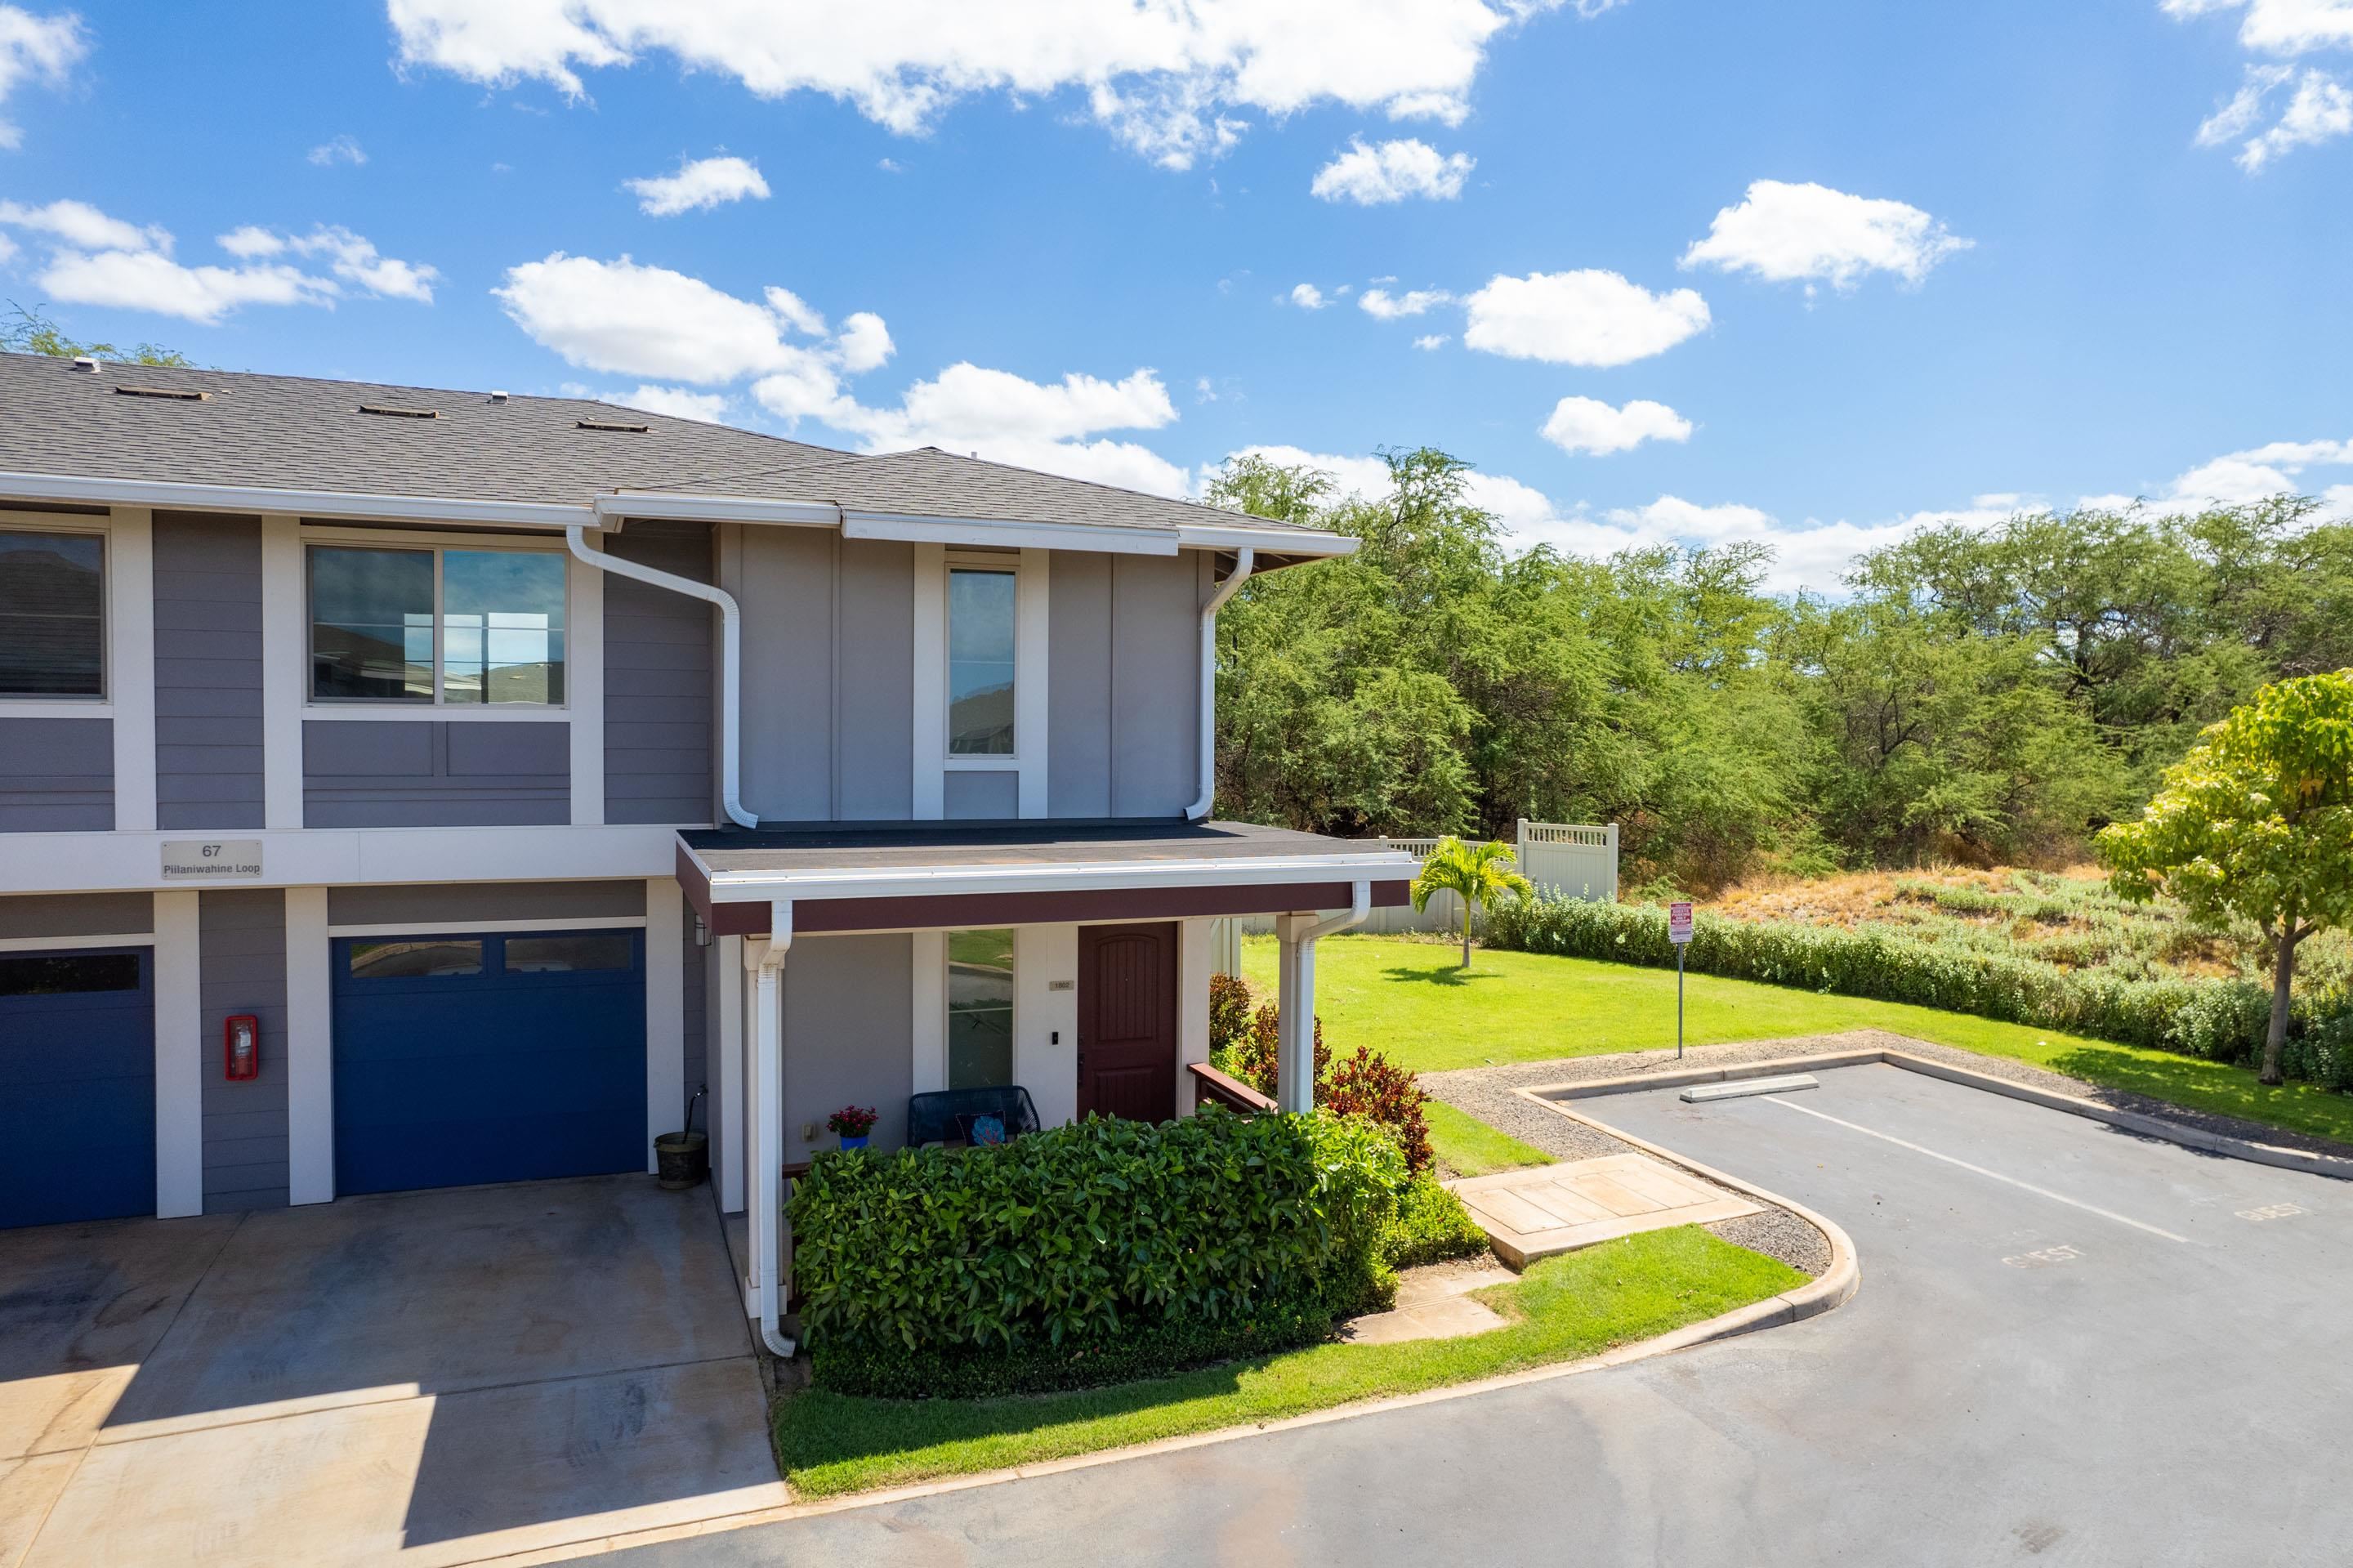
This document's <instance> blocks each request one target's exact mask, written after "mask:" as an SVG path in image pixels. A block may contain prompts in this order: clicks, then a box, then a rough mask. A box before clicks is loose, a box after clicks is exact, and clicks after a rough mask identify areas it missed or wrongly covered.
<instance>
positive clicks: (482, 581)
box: [310, 545, 565, 707]
mask: <svg viewBox="0 0 2353 1568" xmlns="http://www.w3.org/2000/svg"><path fill="white" fill-rule="evenodd" d="M310 560H311V696H312V698H313V699H315V700H318V701H322V702H393V703H417V704H432V703H439V704H442V705H447V706H451V707H479V706H484V705H500V704H510V703H511V704H516V705H526V704H527V705H535V706H544V707H553V706H556V705H560V704H562V703H563V701H564V584H565V577H564V574H565V562H564V557H563V556H560V555H554V554H551V553H549V552H547V551H544V550H460V549H441V548H438V547H432V548H418V549H378V548H375V547H374V546H331V545H313V546H311V552H310Z"/></svg>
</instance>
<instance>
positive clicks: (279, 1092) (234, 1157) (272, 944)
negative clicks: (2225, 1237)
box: [195, 887, 287, 1214]
mask: <svg viewBox="0 0 2353 1568" xmlns="http://www.w3.org/2000/svg"><path fill="white" fill-rule="evenodd" d="M196 933H197V952H198V955H199V962H200V965H201V969H200V971H199V980H198V982H197V984H198V1000H199V1001H200V1003H201V1005H202V1006H203V1009H204V1027H203V1029H202V1030H200V1031H199V1032H198V1033H197V1037H196V1046H195V1048H196V1049H197V1050H198V1051H199V1052H201V1053H202V1057H201V1070H202V1073H203V1079H204V1123H205V1139H204V1171H205V1212H206V1213H208V1214H209V1213H225V1212H227V1211H229V1210H234V1209H277V1208H283V1207H285V1206H286V1202H287V1169H286V1161H287V1134H286V895H285V894H284V893H283V892H281V891H280V890H279V889H277V888H274V887H237V888H207V889H206V890H205V891H204V892H202V893H201V894H199V895H197V901H196ZM239 1012H249V1013H252V1014H253V1015H254V1016H255V1017H256V1018H258V1019H259V1020H260V1021H261V1075H260V1076H259V1077H258V1078H253V1079H249V1080H248V1081H245V1082H241V1083H231V1082H229V1081H228V1079H227V1077H225V1076H224V1075H223V1073H222V1063H221V1039H222V1030H223V1021H224V1020H225V1019H227V1018H228V1017H229V1016H230V1015H232V1014H234V1013H239Z"/></svg>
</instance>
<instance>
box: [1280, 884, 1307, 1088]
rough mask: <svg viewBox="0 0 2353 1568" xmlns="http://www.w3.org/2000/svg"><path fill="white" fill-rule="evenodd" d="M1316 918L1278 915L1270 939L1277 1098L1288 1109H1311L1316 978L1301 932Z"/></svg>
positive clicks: (1300, 915) (1298, 915)
mask: <svg viewBox="0 0 2353 1568" xmlns="http://www.w3.org/2000/svg"><path fill="white" fill-rule="evenodd" d="M1314 923H1315V916H1314V915H1312V914H1293V915H1278V916H1275V917H1274V938H1275V943H1276V951H1277V953H1278V954H1279V958H1278V960H1277V967H1276V970H1275V1002H1276V1006H1277V1008H1278V1009H1279V1011H1280V1014H1281V1027H1280V1029H1279V1030H1278V1031H1277V1033H1276V1036H1275V1054H1274V1075H1275V1086H1274V1087H1275V1096H1274V1097H1275V1103H1276V1104H1277V1105H1279V1106H1281V1107H1282V1108H1283V1109H1284V1110H1286V1111H1295V1112H1301V1113H1304V1112H1307V1111H1312V1110H1314V1108H1315V1024H1314V1018H1315V993H1314V989H1313V988H1314V983H1315V969H1314V959H1313V958H1312V957H1311V956H1310V953H1311V949H1310V945H1309V944H1308V943H1306V942H1303V941H1302V940H1301V939H1300V934H1301V933H1302V932H1303V931H1305V930H1306V929H1308V928H1309V927H1313V926H1314Z"/></svg>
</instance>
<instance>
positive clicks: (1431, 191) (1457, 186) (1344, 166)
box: [1307, 138, 1477, 207]
mask: <svg viewBox="0 0 2353 1568" xmlns="http://www.w3.org/2000/svg"><path fill="white" fill-rule="evenodd" d="M1476 162H1477V160H1475V159H1473V158H1472V156H1471V155H1470V154H1467V153H1440V152H1439V150H1438V149H1437V148H1435V147H1433V146H1431V145H1430V143H1427V142H1423V141H1420V140H1419V139H1417V138H1408V139H1406V140H1402V141H1396V142H1383V143H1380V144H1379V145H1378V146H1367V145H1366V143H1364V141H1363V140H1362V139H1361V138H1359V139H1354V140H1352V141H1350V143H1348V150H1347V151H1346V152H1345V153H1343V154H1340V155H1339V156H1338V157H1336V158H1335V159H1333V160H1332V161H1331V162H1330V163H1328V164H1324V166H1323V167H1322V168H1320V169H1318V170H1316V171H1315V178H1314V183H1312V184H1311V185H1309V186H1308V187H1307V188H1308V191H1309V193H1310V194H1311V195H1314V196H1321V197H1322V198H1323V199H1324V200H1325V201H1352V202H1355V203H1356V204H1357V205H1358V206H1360V207H1378V206H1380V205H1382V204H1384V203H1387V202H1398V201H1403V200H1405V199H1406V198H1407V197H1408V196H1425V197H1428V198H1429V199H1430V200H1432V201H1451V200H1453V199H1454V198H1455V197H1456V196H1461V194H1462V182H1463V181H1465V180H1467V179H1469V178H1470V177H1471V170H1472V166H1473V165H1474V164H1475V163H1476Z"/></svg>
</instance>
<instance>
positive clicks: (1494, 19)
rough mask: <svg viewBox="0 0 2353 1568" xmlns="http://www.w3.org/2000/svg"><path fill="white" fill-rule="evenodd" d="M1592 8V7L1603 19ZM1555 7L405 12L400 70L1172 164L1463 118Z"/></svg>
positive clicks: (1207, 0)
mask: <svg viewBox="0 0 2353 1568" xmlns="http://www.w3.org/2000/svg"><path fill="white" fill-rule="evenodd" d="M1591 3H1592V0H1583V3H1581V4H1580V5H1578V6H1577V9H1578V10H1579V11H1580V12H1582V11H1585V10H1587V9H1588V6H1589V5H1591ZM1559 4H1560V0H1385V3H1384V4H1382V5H1380V6H1379V7H1378V8H1377V12H1376V13H1375V14H1373V15H1370V16H1368V15H1366V11H1365V9H1364V7H1363V6H1362V5H1358V4H1356V3H1354V0H1290V3H1287V4H1282V5H1269V4H1263V3H1261V0H1060V3H1058V4H1055V5H973V4H971V3H970V0H867V3H865V4H861V5H839V4H829V3H828V0H776V3H774V4H768V5H747V4H741V3H728V0H390V6H389V9H390V14H391V20H392V26H393V31H394V34H395V36H396V38H397V40H398V45H399V50H400V58H401V60H402V63H404V64H406V65H409V66H419V67H429V68H432V69H440V70H446V71H449V72H452V73H454V74H456V75H458V76H460V77H463V78H465V79H468V80H471V81H478V82H484V83H492V84H499V83H509V82H513V81H517V80H521V79H537V80H541V81H544V82H547V83H550V84H552V85H554V87H555V88H556V89H557V90H560V91H562V92H565V93H566V94H568V95H571V96H573V97H575V98H578V97H582V96H585V94H586V90H587V88H586V82H585V80H584V79H583V74H582V73H584V72H588V71H597V70H611V69H622V68H625V67H628V66H629V65H632V64H634V63H636V62H637V61H638V60H640V59H643V58H647V57H649V56H653V55H667V56H669V57H670V58H672V59H673V60H675V61H676V62H677V63H678V64H680V65H681V66H684V67H686V68H688V69H693V70H697V71H707V72H710V73H712V74H714V75H721V76H726V77H731V78H733V79H735V80H737V81H739V82H741V83H742V84H743V85H744V87H745V88H746V89H748V90H751V91H752V92H754V93H756V94H758V95H759V96H761V97H764V98H782V97H785V96H786V95H788V94H791V93H795V92H802V91H807V92H818V93H823V94H826V95H828V96H829V97H832V98H835V99H839V100H841V101H845V102H847V103H849V104H851V105H853V106H854V107H855V108H856V109H857V110H858V111H859V112H860V113H861V114H863V115H865V116H866V117H867V118H868V119H870V120H872V121H874V122H876V123H878V124H880V125H882V126H884V127H886V128H888V129H889V130H892V131H893V132H900V133H902V134H917V133H921V132H923V131H925V130H927V129H928V128H929V127H930V126H932V125H933V124H934V123H935V122H937V121H938V119H939V117H940V116H941V115H942V114H943V113H944V112H945V111H947V109H948V108H949V107H950V106H951V105H953V104H955V102H956V101H959V100H961V99H965V98H968V97H971V96H973V95H975V94H979V93H1005V94H1009V95H1012V96H1014V97H1015V98H1017V99H1029V98H1039V97H1045V96H1048V95H1053V94H1060V93H1066V92H1067V93H1070V94H1071V95H1073V96H1074V97H1075V99H1076V100H1077V101H1080V102H1082V103H1083V104H1084V106H1085V109H1086V111H1087V112H1088V113H1089V114H1091V115H1092V117H1093V118H1094V120H1095V121H1096V122H1098V123H1100V124H1102V125H1103V126H1104V127H1105V128H1106V129H1107V130H1108V131H1109V132H1111V133H1112V134H1113V136H1114V137H1115V138H1117V139H1118V140H1119V141H1120V142H1122V143H1124V144H1126V145H1127V146H1129V147H1130V148H1132V149H1134V151H1136V152H1138V153H1140V154H1144V155H1145V156H1146V157H1149V158H1151V159H1152V160H1154V161H1155V162H1156V163H1159V164H1164V165H1166V166H1169V167H1175V168H1182V167H1186V166H1187V165H1189V164H1192V163H1193V162H1195V161H1196V160H1197V159H1199V158H1203V157H1213V156H1215V155H1217V154H1219V153H1220V152H1222V151H1224V150H1225V149H1227V148H1229V147H1230V146H1232V145H1233V144H1234V143H1235V142H1236V141H1237V140H1238V139H1239V138H1240V135H1241V134H1242V132H1243V130H1244V128H1245V126H1246V124H1247V121H1246V119H1245V118H1244V117H1245V116H1246V115H1249V114H1252V113H1256V114H1260V115H1264V116H1269V117H1275V118H1280V117H1282V116H1284V115H1288V114H1292V113H1294V112H1296V111H1300V110H1303V109H1306V108H1309V107H1311V106H1314V105H1318V104H1337V105H1343V106H1345V107H1347V108H1350V109H1354V110H1356V111H1374V110H1378V111H1386V112H1387V113H1388V114H1389V115H1390V116H1391V117H1392V118H1409V119H1410V118H1428V119H1436V120H1440V121H1442V122H1459V121H1460V120H1461V117H1462V116H1463V115H1464V113H1466V112H1467V111H1468V104H1469V98H1470V93H1471V90H1472V84H1473V83H1474V81H1475V80H1476V79H1477V77H1478V74H1479V71H1480V69H1481V67H1482V65H1483V64H1484V63H1485V60H1486V58H1487V53H1488V50H1489V49H1490V48H1492V47H1493V46H1494V45H1495V44H1496V43H1497V42H1498V41H1499V37H1500V36H1502V35H1504V33H1505V32H1506V31H1507V30H1508V29H1509V28H1511V27H1513V26H1514V25H1515V24H1518V23H1521V22H1524V21H1526V20H1528V19H1529V18H1531V17H1533V16H1536V15H1537V14H1539V13H1542V12H1546V11H1549V10H1553V9H1556V7H1557V6H1558V5H1559Z"/></svg>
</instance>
